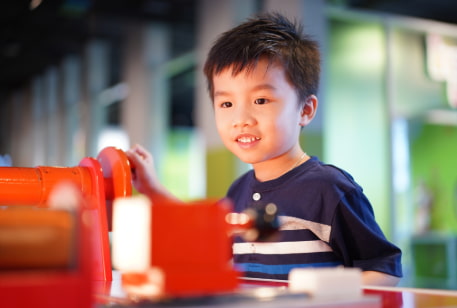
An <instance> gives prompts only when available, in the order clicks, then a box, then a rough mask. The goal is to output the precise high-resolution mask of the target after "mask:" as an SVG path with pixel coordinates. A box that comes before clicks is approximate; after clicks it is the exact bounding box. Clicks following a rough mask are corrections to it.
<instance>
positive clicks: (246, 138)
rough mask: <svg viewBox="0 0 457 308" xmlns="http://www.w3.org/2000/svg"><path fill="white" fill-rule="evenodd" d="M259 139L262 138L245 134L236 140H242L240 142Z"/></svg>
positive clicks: (250, 141)
mask: <svg viewBox="0 0 457 308" xmlns="http://www.w3.org/2000/svg"><path fill="white" fill-rule="evenodd" d="M257 140H260V138H259V137H246V136H243V137H239V138H237V139H236V141H238V142H240V143H252V142H254V141H257Z"/></svg>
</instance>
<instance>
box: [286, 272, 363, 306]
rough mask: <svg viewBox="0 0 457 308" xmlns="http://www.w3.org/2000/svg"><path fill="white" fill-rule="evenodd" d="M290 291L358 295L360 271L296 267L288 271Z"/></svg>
mask: <svg viewBox="0 0 457 308" xmlns="http://www.w3.org/2000/svg"><path fill="white" fill-rule="evenodd" d="M289 289H290V291H291V292H305V293H308V294H310V295H312V296H314V297H350V298H354V297H360V296H361V295H362V272H361V270H360V269H358V268H344V267H336V268H296V269H293V270H291V271H290V273H289Z"/></svg>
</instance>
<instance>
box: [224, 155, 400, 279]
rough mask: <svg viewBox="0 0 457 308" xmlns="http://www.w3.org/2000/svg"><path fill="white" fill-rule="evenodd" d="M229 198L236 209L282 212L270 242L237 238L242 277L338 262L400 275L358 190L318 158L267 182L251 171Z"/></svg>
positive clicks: (274, 275) (396, 258)
mask: <svg viewBox="0 0 457 308" xmlns="http://www.w3.org/2000/svg"><path fill="white" fill-rule="evenodd" d="M227 197H228V198H230V199H231V200H232V201H233V202H234V206H235V211H236V212H242V211H243V210H245V209H247V208H248V207H251V206H256V205H257V204H259V205H260V204H263V205H265V204H268V203H274V204H275V205H276V206H277V208H278V211H279V215H280V216H279V219H280V222H281V229H280V234H279V238H278V239H277V240H275V241H274V242H264V243H260V242H255V243H254V242H244V241H243V240H242V239H241V238H235V240H234V244H233V254H234V263H235V265H236V266H237V267H239V268H240V270H242V271H243V272H244V274H245V276H246V277H252V278H265V279H281V280H286V279H288V274H289V271H290V270H291V269H292V268H297V267H332V266H339V265H343V266H346V267H358V268H360V269H362V270H364V271H366V270H370V271H378V272H383V273H386V274H390V275H393V276H397V277H401V276H402V269H401V251H400V249H399V248H398V247H396V246H395V245H393V244H392V243H390V242H389V241H388V240H387V239H386V238H385V236H384V234H383V232H382V231H381V229H380V227H379V226H378V224H377V223H376V221H375V217H374V213H373V209H372V206H371V204H370V202H369V201H368V199H367V198H366V196H365V195H364V194H363V191H362V188H361V187H360V186H359V185H358V184H357V183H356V182H355V181H354V180H353V178H352V176H351V175H349V174H348V173H347V172H345V171H343V170H341V169H339V168H337V167H335V166H332V165H326V164H323V163H322V162H321V161H319V159H318V158H316V157H312V158H311V159H309V160H308V161H306V162H305V163H303V164H301V165H300V166H298V167H297V168H294V169H293V170H291V171H289V172H287V173H286V174H284V175H282V176H280V177H279V178H277V179H274V180H271V181H265V182H259V181H258V180H256V178H255V174H254V171H253V170H250V171H248V172H247V173H245V174H244V175H242V176H241V177H240V178H238V179H237V180H236V181H235V182H234V183H233V184H232V186H231V187H230V189H229V191H228V192H227Z"/></svg>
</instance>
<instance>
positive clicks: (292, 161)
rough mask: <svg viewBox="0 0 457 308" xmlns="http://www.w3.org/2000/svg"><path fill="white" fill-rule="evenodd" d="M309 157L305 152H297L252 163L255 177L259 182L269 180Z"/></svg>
mask: <svg viewBox="0 0 457 308" xmlns="http://www.w3.org/2000/svg"><path fill="white" fill-rule="evenodd" d="M308 159H310V157H309V156H308V155H307V154H306V152H302V151H301V153H298V154H297V155H294V156H293V157H286V158H282V159H275V160H269V161H265V162H262V163H258V164H256V165H253V168H254V173H255V177H256V179H257V180H258V181H260V182H265V181H271V180H274V179H277V178H279V177H280V176H282V175H284V174H286V173H288V172H289V171H291V170H293V169H295V168H297V167H298V166H300V165H301V164H303V163H304V162H305V161H307V160H308Z"/></svg>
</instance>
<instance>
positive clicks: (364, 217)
mask: <svg viewBox="0 0 457 308" xmlns="http://www.w3.org/2000/svg"><path fill="white" fill-rule="evenodd" d="M330 246H332V248H333V250H334V252H335V253H337V254H339V255H340V257H341V258H342V259H343V262H344V265H345V266H348V267H358V268H360V269H362V270H363V271H367V270H370V271H378V272H382V273H386V274H389V275H393V276H397V277H401V276H402V268H401V250H400V249H399V248H398V247H396V246H395V245H394V244H392V243H391V242H389V241H388V240H387V239H386V237H385V235H384V233H383V232H382V230H381V228H380V227H379V225H378V224H377V222H376V220H375V217H374V213H373V208H372V206H371V204H370V202H369V201H368V199H367V198H366V196H365V195H364V194H363V192H362V191H361V189H354V190H351V191H349V192H346V193H345V194H344V195H343V197H342V198H341V200H340V202H339V204H338V206H337V207H336V210H335V213H334V218H333V221H332V233H331V236H330Z"/></svg>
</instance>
